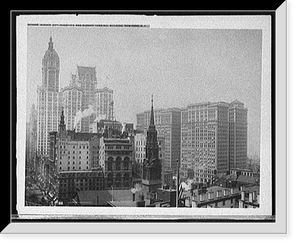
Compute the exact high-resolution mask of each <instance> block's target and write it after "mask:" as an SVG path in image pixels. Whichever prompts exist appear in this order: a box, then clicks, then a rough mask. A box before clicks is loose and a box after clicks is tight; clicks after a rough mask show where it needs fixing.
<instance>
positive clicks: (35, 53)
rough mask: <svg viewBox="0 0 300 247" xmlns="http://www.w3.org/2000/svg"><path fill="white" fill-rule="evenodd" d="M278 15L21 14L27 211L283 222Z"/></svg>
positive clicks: (52, 215) (22, 192)
mask: <svg viewBox="0 0 300 247" xmlns="http://www.w3.org/2000/svg"><path fill="white" fill-rule="evenodd" d="M272 18H273V17H272ZM272 18H271V16H268V15H237V16H234V15H218V16H209V15H203V16H201V15H200V16H143V15H139V16H135V15H126V16H118V15H76V16H75V15H61V16H60V15H53V16H52V15H42V16H31V15H28V16H20V17H18V22H17V31H18V35H17V54H18V59H17V63H18V67H17V68H18V70H17V72H18V75H19V77H18V78H19V79H18V80H17V96H18V97H17V119H18V121H17V138H18V139H17V143H16V148H17V158H18V164H17V167H16V177H17V185H16V190H17V194H16V200H17V205H16V209H17V211H18V216H17V219H19V220H22V219H26V220H28V219H35V220H37V219H56V218H58V219H60V220H64V219H69V220H70V219H71V220H72V219H75V220H78V219H85V220H86V219H88V220H92V221H93V220H95V219H96V220H97V221H99V222H101V220H106V221H110V220H112V221H113V220H123V221H126V220H133V221H135V220H136V221H139V222H143V221H145V222H147V220H150V221H153V220H154V221H155V220H159V221H164V220H166V221H168V220H175V221H178V222H180V221H188V222H196V221H199V222H201V221H202V222H203V221H211V222H220V221H221V222H222V221H225V222H226V221H240V222H247V221H252V222H256V221H257V222H264V221H265V222H269V223H270V222H271V223H272V222H275V221H276V215H275V211H274V208H275V205H274V203H275V200H274V198H275V190H274V188H275V187H274V177H273V175H274V169H275V161H274V159H273V158H274V153H273V152H272V151H273V150H274V148H273V146H272V141H274V140H272V138H274V135H273V133H274V132H273V131H274V130H273V122H272V121H273V119H272V117H273V116H272V114H273V113H272V104H273V103H274V102H275V101H274V102H273V97H272V93H274V91H273V89H274V85H275V84H274V78H273V77H272V73H273V70H274V67H273V64H272V52H273V51H272V49H273V48H272V47H273V45H274V43H272V42H273V41H272V40H273V39H274V37H273V36H272V29H273V27H274V19H272Z"/></svg>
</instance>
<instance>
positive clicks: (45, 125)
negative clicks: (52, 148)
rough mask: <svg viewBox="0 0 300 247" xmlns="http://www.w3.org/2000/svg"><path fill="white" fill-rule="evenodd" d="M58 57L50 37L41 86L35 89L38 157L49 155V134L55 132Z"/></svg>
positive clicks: (59, 98)
mask: <svg viewBox="0 0 300 247" xmlns="http://www.w3.org/2000/svg"><path fill="white" fill-rule="evenodd" d="M59 69H60V61H59V56H58V54H57V52H56V51H55V49H54V48H53V42H52V37H50V41H49V43H48V49H47V51H46V52H45V55H44V57H43V60H42V85H41V86H38V88H37V136H36V149H37V150H36V151H37V154H38V155H43V156H47V155H49V132H51V131H57V130H58V124H59V122H58V121H59V111H60V103H61V95H60V92H59Z"/></svg>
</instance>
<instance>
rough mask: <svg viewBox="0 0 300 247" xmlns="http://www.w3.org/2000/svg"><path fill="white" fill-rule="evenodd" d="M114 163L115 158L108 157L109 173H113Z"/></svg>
mask: <svg viewBox="0 0 300 247" xmlns="http://www.w3.org/2000/svg"><path fill="white" fill-rule="evenodd" d="M113 161H114V158H113V157H108V159H107V170H108V171H112V169H113V168H112V165H113Z"/></svg>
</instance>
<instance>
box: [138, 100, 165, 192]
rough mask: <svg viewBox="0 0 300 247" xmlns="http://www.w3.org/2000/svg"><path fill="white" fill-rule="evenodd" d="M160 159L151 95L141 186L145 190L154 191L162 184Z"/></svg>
mask: <svg viewBox="0 0 300 247" xmlns="http://www.w3.org/2000/svg"><path fill="white" fill-rule="evenodd" d="M161 170H162V168H161V161H160V159H159V147H158V143H157V130H156V129H155V125H154V113H153V97H152V100H151V115H150V124H149V128H148V130H147V140H146V159H145V160H144V163H143V177H142V186H143V187H144V188H145V190H146V191H147V192H152V191H156V190H157V189H158V188H161V186H162V180H161Z"/></svg>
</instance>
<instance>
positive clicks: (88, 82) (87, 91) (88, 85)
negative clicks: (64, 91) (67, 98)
mask: <svg viewBox="0 0 300 247" xmlns="http://www.w3.org/2000/svg"><path fill="white" fill-rule="evenodd" d="M77 83H78V85H79V87H80V88H81V90H82V92H83V93H82V105H81V111H84V110H86V109H88V108H89V107H90V106H94V102H95V92H96V88H97V77H96V67H85V66H77ZM95 119H96V115H95V114H91V115H90V116H87V117H84V118H82V119H81V131H82V132H89V126H90V124H91V123H93V122H94V120H95Z"/></svg>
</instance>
